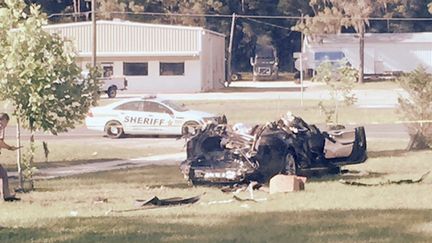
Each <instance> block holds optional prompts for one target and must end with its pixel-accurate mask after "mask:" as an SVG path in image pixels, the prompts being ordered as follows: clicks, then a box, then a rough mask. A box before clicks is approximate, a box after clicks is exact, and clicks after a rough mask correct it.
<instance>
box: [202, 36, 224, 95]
mask: <svg viewBox="0 0 432 243" xmlns="http://www.w3.org/2000/svg"><path fill="white" fill-rule="evenodd" d="M201 62H202V78H201V86H202V90H203V91H208V90H214V89H220V88H222V87H223V84H224V82H225V39H224V38H220V37H218V36H217V35H214V34H212V33H209V32H204V33H203V35H202V52H201Z"/></svg>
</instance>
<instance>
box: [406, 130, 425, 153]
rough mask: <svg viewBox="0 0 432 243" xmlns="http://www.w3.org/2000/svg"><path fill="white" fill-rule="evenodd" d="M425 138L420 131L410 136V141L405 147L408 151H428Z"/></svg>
mask: <svg viewBox="0 0 432 243" xmlns="http://www.w3.org/2000/svg"><path fill="white" fill-rule="evenodd" d="M429 148H430V147H429V145H428V142H427V139H426V137H425V136H424V134H422V133H421V132H420V131H417V133H415V134H410V141H409V143H408V146H407V148H406V149H407V150H408V151H412V150H423V149H429Z"/></svg>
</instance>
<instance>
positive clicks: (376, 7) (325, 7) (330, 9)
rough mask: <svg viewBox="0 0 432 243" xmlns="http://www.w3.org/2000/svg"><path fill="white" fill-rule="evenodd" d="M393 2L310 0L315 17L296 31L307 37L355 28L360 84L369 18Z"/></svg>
mask: <svg viewBox="0 0 432 243" xmlns="http://www.w3.org/2000/svg"><path fill="white" fill-rule="evenodd" d="M390 1H393V0H378V1H374V0H310V2H309V4H310V6H311V7H312V8H313V10H314V13H315V15H314V16H313V17H309V16H306V18H305V22H303V21H300V22H299V23H298V24H297V26H296V28H295V30H299V31H303V32H304V33H305V34H307V35H312V36H315V37H316V36H318V37H319V36H320V35H322V34H329V33H333V34H335V33H340V32H341V30H342V27H344V28H353V29H354V30H355V31H356V32H357V33H359V56H360V65H359V79H358V81H359V83H363V76H364V34H365V31H366V27H367V26H369V17H371V16H372V15H373V14H374V13H377V12H380V11H381V10H382V9H385V7H386V3H387V2H390Z"/></svg>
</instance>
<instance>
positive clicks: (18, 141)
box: [16, 118, 24, 190]
mask: <svg viewBox="0 0 432 243" xmlns="http://www.w3.org/2000/svg"><path fill="white" fill-rule="evenodd" d="M16 139H17V147H18V148H19V149H18V150H17V151H16V153H17V168H18V178H19V189H20V190H22V189H23V188H24V187H23V186H24V177H23V173H22V164H21V123H20V119H19V118H17V128H16Z"/></svg>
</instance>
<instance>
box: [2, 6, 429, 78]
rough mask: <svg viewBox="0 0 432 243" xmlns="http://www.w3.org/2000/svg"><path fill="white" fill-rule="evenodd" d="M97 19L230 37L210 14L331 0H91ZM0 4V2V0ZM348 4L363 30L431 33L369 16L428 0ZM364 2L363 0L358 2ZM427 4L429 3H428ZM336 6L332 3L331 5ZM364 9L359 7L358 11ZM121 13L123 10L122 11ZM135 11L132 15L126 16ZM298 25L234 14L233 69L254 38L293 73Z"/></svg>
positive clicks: (293, 12) (226, 25)
mask: <svg viewBox="0 0 432 243" xmlns="http://www.w3.org/2000/svg"><path fill="white" fill-rule="evenodd" d="M96 1H97V8H98V9H97V12H98V13H99V14H98V17H99V18H104V19H111V18H121V19H126V20H130V21H139V22H147V23H162V24H175V25H189V26H201V27H205V28H207V29H210V30H213V31H217V32H220V33H223V34H225V35H226V36H227V43H228V37H229V35H230V26H231V18H229V17H228V18H221V17H214V16H211V15H231V14H233V13H236V14H240V15H261V16H263V15H264V16H275V15H284V16H297V17H300V16H302V15H303V16H311V17H313V16H316V15H319V14H320V13H319V12H317V10H319V9H323V8H322V7H320V6H319V5H326V6H329V7H330V8H331V7H332V6H333V5H335V4H336V2H341V3H344V1H330V0H320V1H317V0H306V1H305V0H267V1H262V0H182V1H178V0H163V1H162V0H133V1H132V0H96ZM0 2H1V0H0ZM30 2H32V3H37V4H40V5H41V6H42V9H43V11H45V12H46V13H47V14H48V15H50V14H58V13H74V12H81V13H84V12H87V11H89V10H90V9H89V3H88V2H87V1H85V0H56V1H52V0H32V1H30ZM353 2H354V8H359V10H362V11H359V12H360V13H367V15H368V16H367V17H369V18H370V20H369V21H368V22H367V25H366V26H365V28H366V29H365V32H375V33H389V32H390V33H391V32H395V33H400V32H423V31H432V24H431V21H411V20H390V19H389V20H373V18H374V17H380V18H382V17H388V18H425V17H426V18H429V17H431V14H430V13H429V11H428V7H429V6H431V5H430V3H431V1H430V0H385V1H384V0H378V1H370V2H371V3H373V4H375V5H378V4H379V3H381V2H382V4H381V5H380V6H381V7H380V9H379V10H380V11H375V10H376V8H375V6H369V7H370V8H372V10H374V11H367V6H366V7H365V6H362V5H358V4H357V3H356V1H353ZM362 2H366V4H367V2H368V1H362ZM428 5H429V6H428ZM336 7H338V6H336ZM363 10H365V11H363ZM122 13H123V14H122ZM128 13H135V14H128ZM140 13H166V14H203V15H204V14H205V15H208V16H205V17H190V16H168V15H166V16H160V15H157V16H151V15H141V14H140ZM85 19H86V18H85V17H82V16H81V17H79V18H77V17H73V16H71V15H67V16H55V17H51V18H50V19H49V20H50V22H52V23H55V22H70V21H82V20H85ZM296 24H298V20H296V19H271V18H269V19H253V18H238V19H237V20H236V26H235V33H234V45H233V70H234V71H248V70H251V67H250V64H249V57H251V56H253V54H254V50H255V46H256V43H257V42H263V41H264V42H268V43H269V44H272V45H274V46H275V47H276V49H277V52H278V56H279V59H280V68H281V69H282V70H284V71H294V64H293V63H294V60H293V53H294V52H297V51H299V50H300V43H301V42H300V36H301V35H300V33H299V32H297V31H292V27H293V26H295V25H296ZM355 27H356V26H355V25H354V26H353V25H346V26H342V28H341V31H342V32H350V33H354V32H356V28H355Z"/></svg>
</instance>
